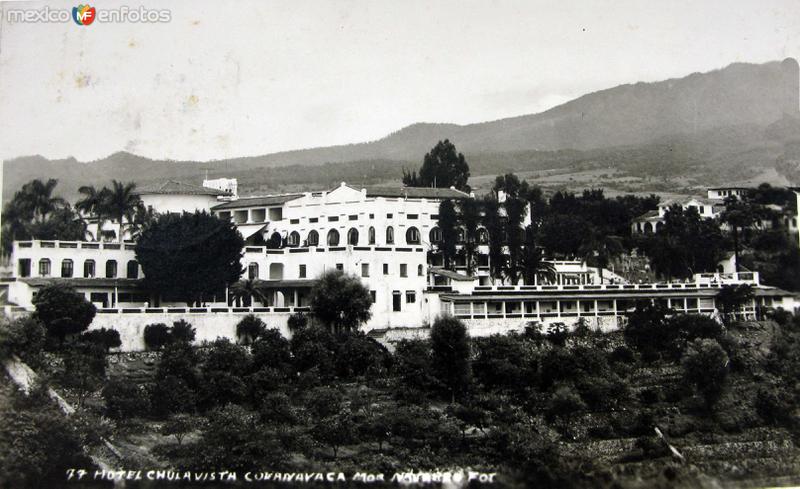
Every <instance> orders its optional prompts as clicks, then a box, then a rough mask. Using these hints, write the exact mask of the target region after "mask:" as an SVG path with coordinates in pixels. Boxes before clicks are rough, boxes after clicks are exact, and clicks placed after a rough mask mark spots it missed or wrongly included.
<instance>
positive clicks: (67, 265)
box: [61, 258, 73, 278]
mask: <svg viewBox="0 0 800 489" xmlns="http://www.w3.org/2000/svg"><path fill="white" fill-rule="evenodd" d="M72 269H73V266H72V260H70V259H69V258H66V259H64V260H61V276H62V277H67V278H69V277H72Z"/></svg>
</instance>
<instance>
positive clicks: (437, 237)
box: [428, 228, 442, 243]
mask: <svg viewBox="0 0 800 489" xmlns="http://www.w3.org/2000/svg"><path fill="white" fill-rule="evenodd" d="M428 240H429V241H430V242H431V243H438V242H440V241H441V240H442V230H441V229H439V228H433V229H431V232H430V233H429V234H428Z"/></svg>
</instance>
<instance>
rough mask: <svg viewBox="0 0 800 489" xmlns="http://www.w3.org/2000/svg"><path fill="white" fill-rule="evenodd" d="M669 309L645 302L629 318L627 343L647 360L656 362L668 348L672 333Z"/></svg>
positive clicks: (626, 328) (626, 330)
mask: <svg viewBox="0 0 800 489" xmlns="http://www.w3.org/2000/svg"><path fill="white" fill-rule="evenodd" d="M669 312H670V311H669V309H667V308H665V307H663V306H662V305H660V304H658V303H656V304H651V303H649V302H643V303H640V304H637V306H636V309H635V310H634V311H633V312H632V313H631V314H630V316H629V317H628V324H627V325H626V326H625V328H624V330H623V333H624V335H625V341H626V343H627V344H628V345H629V346H630V347H631V348H634V349H636V350H638V351H639V352H641V353H642V355H643V357H644V358H645V359H646V360H654V359H656V358H658V357H659V356H660V355H661V353H662V352H663V351H664V350H665V349H667V348H668V346H669V344H670V342H671V339H672V331H671V330H670V329H669V327H668V325H667V313H669Z"/></svg>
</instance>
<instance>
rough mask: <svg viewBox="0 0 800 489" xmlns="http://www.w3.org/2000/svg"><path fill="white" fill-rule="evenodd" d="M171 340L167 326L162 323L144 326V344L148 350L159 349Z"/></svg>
mask: <svg viewBox="0 0 800 489" xmlns="http://www.w3.org/2000/svg"><path fill="white" fill-rule="evenodd" d="M171 340H172V336H171V335H170V331H169V327H168V326H167V325H166V324H164V323H156V324H148V325H147V326H145V327H144V344H145V346H147V348H148V349H150V350H160V349H161V348H163V347H164V346H165V345H167V344H168V343H170V341H171Z"/></svg>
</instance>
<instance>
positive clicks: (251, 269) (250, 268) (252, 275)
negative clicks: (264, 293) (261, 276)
mask: <svg viewBox="0 0 800 489" xmlns="http://www.w3.org/2000/svg"><path fill="white" fill-rule="evenodd" d="M247 278H249V279H250V280H255V279H257V278H258V263H251V264H249V265H247Z"/></svg>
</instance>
